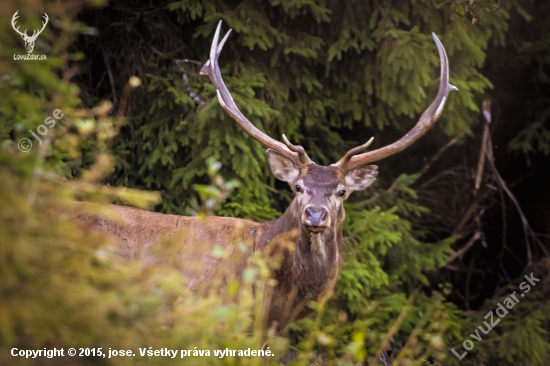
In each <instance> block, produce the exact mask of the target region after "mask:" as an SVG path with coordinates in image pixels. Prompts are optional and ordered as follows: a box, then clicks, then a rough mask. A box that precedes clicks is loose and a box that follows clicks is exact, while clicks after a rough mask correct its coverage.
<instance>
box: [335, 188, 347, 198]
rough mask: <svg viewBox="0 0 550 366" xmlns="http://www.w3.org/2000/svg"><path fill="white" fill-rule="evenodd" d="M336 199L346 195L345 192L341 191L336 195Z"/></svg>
mask: <svg viewBox="0 0 550 366" xmlns="http://www.w3.org/2000/svg"><path fill="white" fill-rule="evenodd" d="M337 195H338V197H344V196H345V195H346V191H344V190H343V189H342V190H341V191H339V192H338V193H337Z"/></svg>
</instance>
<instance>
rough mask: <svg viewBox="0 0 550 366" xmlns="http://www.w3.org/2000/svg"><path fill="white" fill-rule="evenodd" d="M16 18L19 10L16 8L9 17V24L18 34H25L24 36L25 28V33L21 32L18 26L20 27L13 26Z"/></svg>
mask: <svg viewBox="0 0 550 366" xmlns="http://www.w3.org/2000/svg"><path fill="white" fill-rule="evenodd" d="M17 18H19V10H17V11H16V12H15V14H13V17H11V26H12V27H13V29H14V30H15V31H16V32H17V33H19V34H20V35H22V36H23V35H25V36H26V35H27V30H26V29H25V33H23V32H21V31H20V30H19V27H20V26H17V28H15V21H16V20H17Z"/></svg>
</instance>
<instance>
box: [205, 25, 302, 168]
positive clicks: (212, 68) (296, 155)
mask: <svg viewBox="0 0 550 366" xmlns="http://www.w3.org/2000/svg"><path fill="white" fill-rule="evenodd" d="M221 26H222V21H221V20H220V22H219V23H218V28H217V29H216V33H215V34H214V40H213V41H212V47H211V48H210V59H209V60H208V61H206V63H205V64H204V66H203V67H202V68H201V70H200V74H201V75H208V76H209V77H210V80H212V84H214V87H216V93H217V94H218V101H219V103H220V105H221V106H222V108H223V109H224V110H225V112H226V113H227V114H229V116H230V117H231V118H233V119H234V120H235V121H236V122H237V123H238V124H239V125H240V126H241V127H242V128H243V129H244V130H245V131H246V133H248V134H249V135H250V136H252V138H254V139H255V140H256V141H258V142H260V143H261V144H262V145H264V146H265V147H267V148H269V149H272V150H275V151H276V152H278V153H279V154H281V155H283V156H286V157H287V158H289V159H290V160H292V161H293V162H294V164H296V166H298V167H300V166H303V165H307V164H311V163H313V162H312V161H311V159H310V158H309V157H308V156H307V154H306V152H305V151H304V148H303V147H301V146H295V145H292V144H291V143H290V142H288V140H287V138H286V136H285V135H283V140H284V142H285V144H286V145H285V144H283V143H281V142H279V141H277V140H274V139H272V138H271V137H269V136H267V135H266V134H265V133H263V132H262V131H260V130H259V129H258V128H256V126H254V125H253V124H252V123H251V122H250V121H249V120H248V119H247V118H246V117H245V116H244V115H243V114H242V112H241V111H240V110H239V108H238V107H237V105H236V104H235V101H234V100H233V97H232V96H231V93H230V92H229V90H228V89H227V86H225V83H224V82H223V79H222V75H221V72H220V66H219V65H218V57H219V56H220V53H221V51H222V48H223V45H224V44H225V41H227V38H228V37H229V34H230V33H231V29H230V30H229V31H228V32H227V34H226V35H225V37H223V39H222V41H221V42H220V43H219V44H218V40H219V38H220V31H221Z"/></svg>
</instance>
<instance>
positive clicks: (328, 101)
mask: <svg viewBox="0 0 550 366" xmlns="http://www.w3.org/2000/svg"><path fill="white" fill-rule="evenodd" d="M451 3H452V4H451ZM9 4H10V6H11V7H14V6H15V5H14V3H13V2H10V3H9ZM495 4H496V2H495ZM493 5H494V4H492V3H491V5H490V6H489V7H491V6H493ZM64 6H67V5H66V4H63V6H61V7H60V8H59V9H58V10H57V13H54V12H53V10H52V11H50V10H48V14H50V16H51V18H52V19H54V18H55V19H59V22H58V24H62V25H56V26H55V27H54V28H51V27H48V28H47V29H46V30H45V31H44V33H43V34H41V36H40V40H41V43H40V44H39V45H38V46H37V47H39V48H40V49H41V50H43V51H44V52H45V53H46V54H47V55H48V60H47V61H44V62H33V63H30V62H21V61H13V60H12V55H13V54H14V53H21V50H22V47H21V40H20V39H19V38H17V37H16V36H15V35H14V34H13V31H12V30H11V28H10V26H9V24H7V23H3V25H2V27H3V28H1V29H0V30H1V32H0V42H1V43H2V47H1V48H0V57H1V59H0V80H2V83H0V93H1V95H2V98H0V119H1V121H2V123H0V139H2V143H1V145H0V147H1V149H0V179H2V181H3V182H5V183H4V190H3V191H2V192H0V215H1V216H2V222H1V224H0V237H2V241H1V243H0V279H1V281H0V284H1V285H0V298H1V299H2V301H0V349H1V350H2V351H4V350H7V349H8V348H9V347H12V346H17V347H20V348H29V349H39V348H43V347H53V346H56V345H57V346H62V347H65V348H67V347H70V346H73V345H74V346H75V347H103V348H104V349H108V348H109V347H111V348H113V349H128V348H132V349H134V350H137V349H138V348H139V347H149V346H151V347H153V348H162V347H168V348H174V349H185V348H186V347H191V346H192V347H195V346H196V347H198V348H200V349H211V350H212V349H224V348H226V347H227V348H232V349H246V348H248V347H251V348H255V349H258V348H261V346H262V341H263V339H262V337H261V336H260V331H259V329H260V327H259V326H258V322H259V320H258V319H261V318H262V316H263V315H264V314H262V312H261V309H260V308H261V306H259V304H260V301H261V298H259V297H256V298H254V297H253V296H252V288H253V286H258V287H257V288H261V286H269V285H270V282H269V281H267V275H266V269H267V268H269V267H268V264H269V265H271V263H266V261H265V258H261V257H259V256H257V257H253V258H252V260H251V262H250V263H248V265H249V268H248V269H247V271H245V276H246V278H245V281H244V282H245V286H244V287H243V288H240V289H239V288H238V286H237V285H236V283H237V282H236V281H233V282H231V283H230V284H229V286H228V288H227V289H225V290H224V291H225V292H223V291H222V292H220V293H219V294H217V295H211V296H208V297H206V298H201V297H197V296H195V295H193V294H190V293H188V292H187V291H185V290H184V288H185V283H184V282H185V281H184V280H183V279H182V278H181V276H179V275H178V274H177V273H176V272H175V271H174V270H173V269H170V268H164V269H159V268H149V267H146V266H144V265H142V264H139V263H128V262H126V261H123V260H121V259H119V258H117V257H116V256H114V255H113V251H114V249H113V247H112V246H111V244H112V243H110V242H109V240H108V239H106V238H102V237H100V236H91V237H83V236H82V235H81V234H80V233H79V231H78V229H77V228H76V227H74V226H73V225H72V224H71V223H70V222H69V220H68V217H67V216H66V215H65V216H64V215H54V214H52V212H56V210H57V209H58V208H59V207H66V206H67V205H68V202H70V201H72V200H87V201H95V202H102V203H104V202H121V203H124V204H130V205H134V206H138V207H143V208H150V207H151V206H152V205H154V204H157V205H158V206H157V207H156V209H157V210H159V211H162V212H165V213H173V214H188V213H192V214H195V213H196V214H201V215H204V214H211V213H213V212H214V213H216V214H218V215H223V216H232V217H245V218H250V219H253V220H268V219H272V218H274V217H276V216H278V215H279V213H280V212H281V211H282V210H283V209H284V207H285V206H286V205H287V204H288V202H289V201H290V200H291V199H292V197H291V195H290V194H289V192H288V191H287V190H285V189H286V187H282V186H278V185H275V183H274V178H273V177H272V176H271V174H270V172H269V170H268V167H267V163H266V159H265V151H264V149H263V147H262V146H261V145H260V144H258V143H257V142H255V141H253V140H252V139H251V138H250V137H249V136H248V135H246V134H245V133H243V132H242V131H241V129H240V128H239V127H238V126H236V124H235V123H234V122H233V121H232V120H231V118H230V117H228V116H227V115H226V114H225V113H224V112H223V110H222V109H221V108H220V107H219V104H218V101H217V98H216V93H215V90H214V88H213V86H212V85H211V84H210V82H209V81H208V79H207V78H205V77H199V76H198V70H199V68H200V65H201V64H202V62H204V61H205V59H206V58H207V55H208V49H209V46H210V42H211V38H212V35H213V32H214V29H215V27H216V25H217V22H218V21H219V20H220V19H221V20H223V21H224V29H227V28H232V29H233V34H232V35H231V37H230V38H229V40H228V42H227V44H226V46H225V48H224V51H223V53H222V56H221V60H220V63H221V65H222V70H221V71H222V75H223V77H224V80H225V82H226V84H227V86H228V88H229V90H230V91H231V92H232V95H233V96H234V99H235V102H236V103H237V105H238V106H239V107H240V108H241V110H242V112H243V113H244V114H245V115H246V116H247V117H248V118H249V119H250V120H251V121H252V122H253V123H254V124H255V125H256V126H257V127H258V128H260V129H261V130H263V131H265V132H266V133H268V134H269V135H270V136H273V137H277V136H280V135H281V133H285V134H286V135H287V136H288V137H289V139H290V140H291V141H293V142H294V143H299V144H302V145H303V146H304V148H306V150H307V151H308V153H309V154H310V156H311V157H312V158H313V160H314V161H316V162H317V163H320V164H330V163H332V162H334V161H336V160H337V159H339V158H340V156H341V155H342V154H343V153H344V152H345V151H347V149H349V148H350V147H352V146H355V145H357V144H358V143H362V142H364V141H366V140H367V139H368V138H369V137H370V136H371V135H376V136H377V140H376V141H377V142H375V144H374V146H373V147H374V148H377V147H380V146H383V145H385V144H387V143H388V142H392V141H394V140H396V139H397V138H399V137H401V136H402V135H403V134H404V133H406V131H407V130H408V129H410V127H412V125H413V124H414V123H415V121H416V119H417V118H418V116H419V114H420V113H421V112H422V111H423V110H424V109H425V108H426V106H427V105H428V104H429V103H430V102H431V100H432V98H433V96H434V95H435V92H436V89H437V85H438V80H437V77H438V58H437V53H436V49H435V46H434V44H433V40H432V37H431V35H430V32H435V33H436V34H437V35H438V36H439V37H440V39H441V40H442V42H443V44H444V45H445V47H446V49H447V52H448V54H449V59H450V65H451V83H452V84H454V85H456V86H457V87H458V88H459V89H460V92H459V93H453V94H452V95H451V96H450V98H449V101H448V103H447V106H446V108H445V112H444V113H443V115H442V118H441V121H440V122H438V124H437V127H436V128H435V130H436V131H437V132H435V133H430V134H428V135H427V136H424V137H423V140H422V141H423V143H424V144H426V146H442V145H444V144H445V143H446V140H448V139H449V138H451V137H453V138H458V139H463V138H464V137H465V135H468V134H470V133H471V128H472V126H473V124H474V123H475V122H476V121H477V120H478V118H477V112H479V109H478V105H479V100H480V96H481V95H482V94H483V93H485V92H486V91H487V89H489V88H491V87H492V84H491V82H490V81H489V79H488V78H487V77H486V76H484V75H483V74H482V73H481V71H480V69H481V67H482V66H483V64H484V62H485V58H486V54H485V50H486V49H487V47H488V46H489V44H496V45H503V44H504V43H505V34H506V31H507V29H508V21H509V12H511V11H515V12H518V13H519V14H521V15H522V16H523V17H524V18H529V15H528V14H527V13H526V12H525V10H524V9H523V8H521V7H520V5H519V3H518V2H516V1H510V2H506V4H503V7H504V9H505V10H506V11H504V10H496V9H494V8H490V9H491V11H487V12H485V13H487V14H485V13H483V12H484V11H485V10H484V8H483V4H481V2H478V1H453V2H439V3H438V2H436V1H433V0H430V1H417V0H411V1H370V2H365V1H356V0H351V1H345V2H326V1H316V2H314V1H311V0H293V1H286V0H272V1H270V2H250V1H244V2H238V3H229V2H220V1H216V2H211V1H208V0H203V1H189V0H184V1H171V0H168V1H166V2H163V3H162V4H160V5H156V4H150V5H147V6H143V7H140V6H137V7H136V9H135V10H131V11H127V12H126V11H121V12H120V13H118V11H119V10H120V9H115V8H109V9H102V10H97V9H92V10H85V11H83V14H84V15H85V16H83V19H88V20H87V21H85V22H93V24H89V25H90V26H94V27H96V28H97V35H94V36H89V35H90V34H94V33H95V32H93V29H92V28H88V27H87V26H85V25H83V24H79V23H77V22H75V21H74V20H73V19H71V18H70V17H69V15H68V14H70V13H71V12H69V11H68V10H66V9H63V7H64ZM31 9H32V7H31V5H27V8H25V9H23V8H21V12H22V13H23V12H27V13H29V14H32V13H33V12H32V11H31ZM90 14H91V15H94V17H90V16H89V15H90ZM476 16H477V17H478V18H479V19H480V21H481V23H482V25H483V26H473V25H472V21H473V19H474V18H475V17H476ZM90 19H93V20H90ZM83 21H84V20H83ZM52 24H53V23H52ZM79 35H82V36H80V37H79V38H77V37H78V36H79ZM83 35H86V36H83ZM541 44H543V43H541ZM541 44H537V45H535V46H536V47H535V46H533V45H527V46H529V47H527V46H526V48H525V50H527V51H529V50H531V51H532V50H538V51H540V52H546V50H547V48H544V47H542V46H541ZM531 46H532V47H531ZM67 50H69V51H67ZM527 51H526V52H527ZM529 52H530V51H529ZM83 57H84V61H82V60H83ZM534 57H535V56H534ZM75 61H79V62H82V63H83V64H85V65H87V66H89V68H90V69H93V70H95V72H98V73H100V75H99V76H98V75H95V74H92V73H90V72H87V71H83V72H82V74H81V75H76V76H75V77H74V78H73V79H72V82H70V81H71V77H72V76H74V74H75V71H76V70H75V69H72V68H71V66H74V62H75ZM98 64H100V65H105V66H97V65H98ZM103 67H104V68H105V69H104V70H103ZM83 69H85V68H83ZM541 70H544V69H543V68H541ZM135 76H137V77H139V78H140V79H141V81H142V82H143V85H142V86H140V87H136V88H135V89H134V90H133V91H132V93H131V96H130V97H129V105H128V109H127V110H122V111H119V112H122V113H126V115H127V119H123V118H121V117H113V116H114V115H116V114H117V113H116V112H117V111H118V108H119V107H120V106H121V104H123V103H122V102H121V101H122V100H128V95H129V94H125V92H124V90H125V88H127V87H128V86H127V83H128V80H129V79H130V77H135ZM542 76H545V75H542ZM128 90H129V89H128ZM125 98H126V99H125ZM106 99H109V100H111V101H112V102H107V101H105V100H106ZM54 109H60V110H62V111H63V113H64V116H65V117H64V118H63V119H62V120H60V121H59V122H58V124H57V125H56V127H55V129H51V130H49V131H48V134H47V138H46V139H45V143H44V144H43V145H40V146H34V147H33V150H32V151H31V153H28V154H27V155H24V154H23V153H20V152H18V150H17V148H16V142H17V141H18V140H19V139H20V138H22V137H29V134H28V133H27V131H28V130H29V129H32V130H34V131H36V127H37V126H38V125H40V124H41V123H43V121H44V118H45V117H46V116H50V115H51V113H52V111H53V110H54ZM546 115H547V114H544V113H542V114H540V118H539V117H536V118H537V119H536V123H532V124H530V125H529V126H527V127H526V129H525V130H524V131H523V132H521V133H520V134H519V135H518V136H517V138H516V139H515V140H513V142H512V143H511V145H510V149H511V150H515V151H522V152H525V153H531V152H533V151H537V150H538V151H540V152H543V153H545V154H547V153H548V144H549V138H548V136H547V135H548V134H547V132H548V131H547V127H546V126H545V123H546V120H547V118H546ZM537 116H539V115H538V114H537ZM535 142H536V144H538V145H537V147H536V148H535V147H534V145H535ZM423 158H424V157H423V156H421V155H418V156H407V157H406V158H405V157H403V159H407V160H406V161H407V162H408V163H410V164H409V166H410V170H407V171H405V172H403V171H398V172H397V171H392V170H391V168H389V167H388V166H387V165H385V164H384V163H381V164H380V170H381V174H380V178H379V183H378V184H377V185H375V186H374V187H372V188H371V189H369V190H368V191H366V192H356V193H354V195H353V196H352V198H351V200H350V202H349V203H347V204H346V214H347V218H346V223H345V228H344V235H345V241H344V247H343V248H342V249H343V250H342V253H343V254H342V255H343V260H342V268H341V272H340V277H339V279H338V283H337V287H336V289H335V294H334V296H333V298H332V299H331V300H330V301H329V303H327V305H326V306H325V307H324V308H323V309H322V308H317V310H318V312H317V314H316V316H314V317H311V318H308V319H306V320H304V321H302V322H299V323H298V324H296V325H295V326H294V329H293V331H292V334H291V336H290V338H289V339H290V340H289V339H287V338H286V337H285V335H281V336H278V337H271V336H272V334H270V338H269V341H268V344H269V345H270V347H271V349H272V351H273V352H274V353H275V354H276V355H277V356H281V357H282V356H283V355H284V354H285V353H286V352H287V351H288V350H289V349H294V350H297V351H296V352H297V355H296V358H295V360H294V361H293V362H295V363H296V364H308V363H309V362H325V361H326V362H328V363H329V364H339V365H356V364H357V365H358V364H364V362H367V363H368V362H370V363H373V364H375V363H376V362H382V361H383V362H386V363H389V362H393V361H395V362H396V363H401V364H419V362H427V363H431V364H454V363H457V360H456V359H455V358H454V356H453V355H452V354H451V353H450V352H449V347H451V346H452V345H454V344H456V343H458V342H459V341H460V340H461V339H462V336H463V333H464V332H468V331H469V330H470V329H475V327H476V326H477V325H475V324H478V323H476V322H477V321H481V317H482V315H484V314H481V312H482V311H483V309H482V310H481V312H478V313H474V314H472V313H462V312H460V311H459V310H458V309H457V308H456V306H455V305H453V304H451V303H449V302H447V301H446V300H445V298H444V297H443V295H442V294H441V293H440V291H441V292H442V293H443V294H444V295H448V291H449V288H448V287H449V284H447V283H444V284H442V285H441V286H440V287H439V288H437V287H436V286H433V285H431V284H430V281H429V277H430V276H429V274H430V273H431V271H434V270H435V269H437V268H438V267H439V266H441V265H443V264H444V263H446V262H447V261H448V260H449V258H450V257H451V254H452V248H451V245H452V244H453V243H454V242H455V240H456V239H457V237H456V236H450V237H439V235H438V232H435V230H431V229H430V228H420V227H418V226H416V225H415V223H416V222H417V221H415V220H416V219H417V218H419V217H423V216H424V215H426V214H428V213H429V212H430V210H429V208H427V207H423V206H421V205H419V204H418V203H417V201H418V195H417V191H416V189H415V183H416V180H417V178H418V176H417V175H415V174H413V173H414V171H415V170H417V169H419V168H420V167H421V166H422V165H423V164H424V161H423ZM214 162H220V164H217V163H216V164H214ZM222 176H223V177H224V178H225V179H227V181H226V180H224V179H221V178H220V177H222ZM61 177H64V178H69V180H64V179H62V178H61ZM99 182H101V183H103V185H102V186H100V187H98V186H97V185H96V183H99ZM236 182H240V183H239V184H237V183H236ZM107 184H108V185H107ZM114 187H128V188H126V189H124V188H114ZM274 187H275V188H274ZM135 188H138V189H146V190H151V191H153V193H151V192H150V193H145V192H144V191H138V190H137V189H135ZM154 192H160V194H157V193H154ZM230 193H231V194H230ZM159 202H161V203H159ZM199 202H200V203H199ZM168 244H169V243H168ZM239 244H242V243H239ZM218 249H219V248H218ZM218 249H217V251H216V252H215V253H214V254H215V255H218V256H225V255H226V254H227V253H225V252H223V251H220V250H218ZM268 262H269V261H268ZM257 292H259V291H257ZM312 306H315V305H314V304H313V305H312ZM258 309H260V310H258ZM516 310H517V311H516ZM547 310H548V309H546V307H544V306H539V305H538V304H537V299H536V298H533V299H531V298H529V299H525V301H524V302H522V303H521V307H518V308H517V309H514V314H513V315H511V316H510V317H509V318H507V319H506V321H503V322H502V323H501V328H499V329H498V330H494V331H493V333H491V338H489V339H488V340H487V341H484V342H486V343H484V345H485V344H487V347H485V346H483V347H482V346H481V345H480V346H479V347H476V353H475V354H474V355H471V356H468V357H469V358H468V359H467V360H465V362H471V363H472V364H480V363H481V362H492V363H494V364H506V363H507V364H514V362H519V360H528V361H529V362H532V364H537V363H538V364H544V363H545V361H547V359H548V348H549V347H550V343H549V341H548V334H547V324H548V319H547V317H546V315H545V314H547V313H548V312H547ZM461 315H462V316H463V315H466V316H467V317H466V318H464V317H461ZM478 318H479V319H478ZM251 330H252V331H253V332H250V331H251ZM289 343H292V344H291V345H289ZM192 347H191V348H192ZM389 351H393V355H389ZM2 357H5V356H3V355H0V363H2V362H3V361H4V360H5V358H2ZM9 360H10V361H11V360H12V359H11V358H10V359H9ZM278 360H279V358H278V357H277V358H275V359H273V360H267V361H265V360H260V359H252V358H235V359H229V358H228V359H224V360H223V361H222V362H223V363H226V364H259V363H262V364H263V363H264V362H271V363H275V362H278ZM92 361H95V362H96V363H97V364H140V362H143V363H149V362H152V363H154V362H157V363H159V364H165V363H166V362H167V360H166V359H164V358H163V359H150V360H146V359H142V360H139V359H137V358H136V359H132V360H129V359H123V358H118V359H112V360H105V361H103V360H99V361H98V360H81V359H80V360H79V359H73V361H72V362H74V363H75V364H78V363H80V362H81V363H82V364H89V363H90V362H92ZM56 362H57V361H56V360H55V359H53V360H52V361H51V363H52V364H57V363H56ZM178 362H179V361H174V364H177V363H178ZM193 362H196V363H197V364H199V363H200V364H201V365H202V364H208V363H212V364H218V363H219V362H220V361H219V360H216V359H214V358H211V359H210V358H209V359H190V360H186V364H187V363H193ZM29 363H32V361H29ZM489 364H491V363H489Z"/></svg>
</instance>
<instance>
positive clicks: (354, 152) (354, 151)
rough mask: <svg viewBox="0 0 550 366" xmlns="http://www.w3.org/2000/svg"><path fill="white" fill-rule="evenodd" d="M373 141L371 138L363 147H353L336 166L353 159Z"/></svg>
mask: <svg viewBox="0 0 550 366" xmlns="http://www.w3.org/2000/svg"><path fill="white" fill-rule="evenodd" d="M373 141H374V137H371V138H370V139H369V141H367V142H365V143H364V144H363V145H359V146H357V147H354V148H353V149H351V150H349V151H348V152H347V153H346V154H345V155H344V156H343V157H342V159H340V160H338V162H337V163H336V164H333V165H336V166H342V165H344V164H345V163H347V162H348V161H349V160H350V159H351V158H353V157H354V156H355V155H357V154H359V153H360V152H361V151H363V150H365V149H366V148H367V147H369V146H370V145H371V144H372V142H373Z"/></svg>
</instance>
